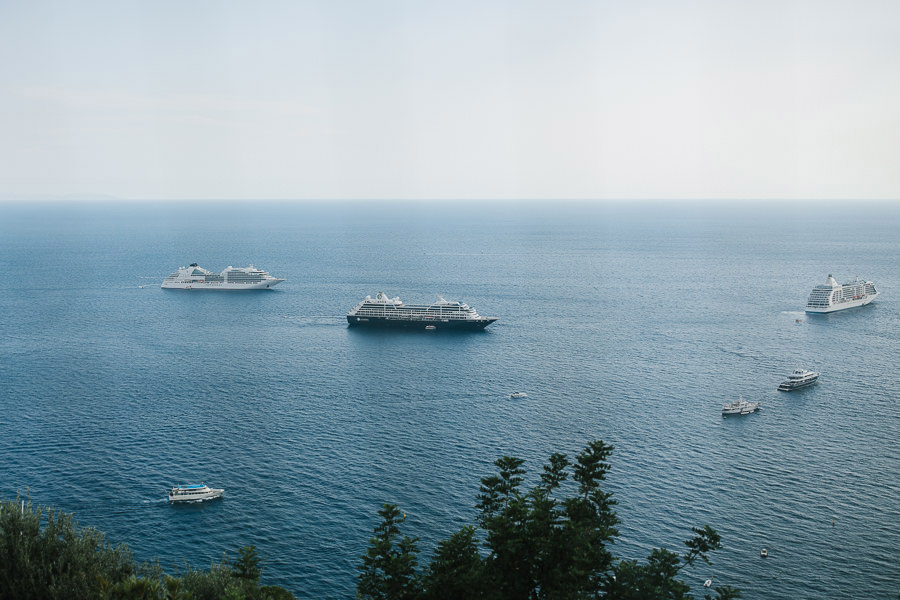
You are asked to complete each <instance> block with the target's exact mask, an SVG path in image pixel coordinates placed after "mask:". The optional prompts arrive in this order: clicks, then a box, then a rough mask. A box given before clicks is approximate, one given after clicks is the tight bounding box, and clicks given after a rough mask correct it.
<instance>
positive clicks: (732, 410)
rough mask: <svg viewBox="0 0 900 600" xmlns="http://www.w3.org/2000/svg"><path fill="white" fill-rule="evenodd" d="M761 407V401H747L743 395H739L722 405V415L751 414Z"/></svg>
mask: <svg viewBox="0 0 900 600" xmlns="http://www.w3.org/2000/svg"><path fill="white" fill-rule="evenodd" d="M758 409H759V402H747V401H746V400H744V397H743V396H739V397H738V399H737V400H735V401H734V402H727V403H725V404H724V405H723V406H722V416H723V417H728V416H731V415H749V414H750V413H754V412H756V411H757V410H758Z"/></svg>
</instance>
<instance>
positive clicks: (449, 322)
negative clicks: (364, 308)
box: [347, 315, 497, 331]
mask: <svg viewBox="0 0 900 600" xmlns="http://www.w3.org/2000/svg"><path fill="white" fill-rule="evenodd" d="M496 320H497V319H471V320H463V319H391V318H387V317H373V316H369V317H357V316H353V315H347V323H348V325H349V326H350V327H379V328H392V329H422V330H429V331H430V330H432V329H433V330H436V331H440V330H442V329H443V330H455V331H480V330H482V329H484V328H485V327H487V326H488V325H490V324H491V323H493V322H494V321H496Z"/></svg>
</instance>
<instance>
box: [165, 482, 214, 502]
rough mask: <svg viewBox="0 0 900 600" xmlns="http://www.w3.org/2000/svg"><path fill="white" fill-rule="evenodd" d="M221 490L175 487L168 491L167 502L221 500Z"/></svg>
mask: <svg viewBox="0 0 900 600" xmlns="http://www.w3.org/2000/svg"><path fill="white" fill-rule="evenodd" d="M224 493H225V490H223V489H215V488H211V487H209V486H208V485H204V484H202V483H201V484H200V485H176V486H175V487H173V488H172V489H171V490H169V502H172V503H176V502H205V501H206V500H215V499H216V498H221V497H222V494H224Z"/></svg>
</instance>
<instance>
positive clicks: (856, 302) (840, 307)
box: [806, 294, 878, 314]
mask: <svg viewBox="0 0 900 600" xmlns="http://www.w3.org/2000/svg"><path fill="white" fill-rule="evenodd" d="M877 296H878V294H872V295H869V296H866V297H865V298H860V299H858V300H850V301H848V302H840V303H838V304H832V305H831V306H823V307H816V308H809V307H806V312H808V313H815V314H823V313H832V312H837V311H839V310H847V309H848V308H856V307H858V306H865V305H866V304H868V303H869V302H871V301H872V300H874V299H875V298H876V297H877Z"/></svg>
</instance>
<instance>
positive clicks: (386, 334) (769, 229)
mask: <svg viewBox="0 0 900 600" xmlns="http://www.w3.org/2000/svg"><path fill="white" fill-rule="evenodd" d="M898 217H900V206H897V205H885V204H880V205H867V204H856V205H853V206H825V207H821V206H813V205H809V204H807V205H783V204H782V205H773V204H768V205H758V206H757V205H749V204H745V205H736V206H735V205H730V206H711V205H689V204H660V205H646V204H639V205H625V204H605V205H595V206H588V205H564V204H552V203H548V204H544V205H540V204H525V203H510V204H497V205H490V204H485V205H480V204H462V205H458V204H456V203H449V202H448V203H422V204H404V203H393V202H379V203H370V204H353V203H338V204H332V205H326V204H299V205H290V204H265V203H248V204H225V203H220V204H190V203H180V204H155V205H154V204H140V205H127V206H121V205H119V206H117V205H111V204H95V205H90V204H83V205H41V206H24V205H14V204H7V205H2V206H0V265H2V272H3V273H4V276H3V277H2V278H0V325H2V332H3V334H2V337H0V496H4V497H6V498H10V497H14V496H15V495H16V494H17V493H19V494H25V493H26V491H27V493H28V494H30V497H31V498H32V500H33V501H34V502H36V503H40V504H45V505H52V506H54V507H56V508H59V509H63V510H65V511H68V512H73V513H75V516H76V519H77V520H78V521H79V522H80V523H81V524H82V525H91V526H96V527H98V528H101V529H103V530H104V531H106V532H107V534H108V536H109V538H110V540H111V541H113V542H116V543H118V542H124V543H127V544H128V545H129V546H130V547H131V548H132V549H133V551H134V552H135V554H136V557H137V558H139V559H141V560H151V559H155V558H159V559H160V562H161V564H162V566H163V567H165V568H167V569H170V570H171V569H173V566H174V565H177V566H178V568H179V569H182V568H184V565H185V564H186V563H190V564H193V565H195V566H198V567H206V566H208V564H209V562H210V561H214V560H218V559H220V558H221V557H222V555H223V553H229V554H230V555H231V556H234V554H235V551H236V550H237V548H238V547H240V546H242V545H245V544H251V543H252V544H255V545H256V546H257V548H258V549H259V551H260V553H261V554H262V555H263V556H264V557H265V569H264V574H263V580H264V582H265V583H271V584H279V585H283V586H286V587H287V588H289V589H290V590H292V591H293V592H294V593H295V594H296V595H297V596H298V597H301V598H351V597H353V594H354V589H355V576H356V570H355V569H356V566H357V565H358V564H359V563H360V559H359V557H360V555H361V554H362V553H363V552H364V550H365V547H366V543H367V540H368V538H369V537H370V535H371V531H372V528H373V527H374V526H375V524H376V523H377V514H376V511H377V509H378V508H379V506H380V505H381V503H383V502H395V503H398V504H399V505H400V506H401V507H402V509H403V510H404V511H405V512H406V513H407V515H408V520H407V522H406V525H405V528H406V532H408V533H410V534H411V535H415V536H419V537H420V538H421V543H420V546H421V548H422V549H423V553H424V554H425V555H426V556H427V554H428V553H429V552H430V550H431V549H432V548H433V547H434V545H435V543H436V542H437V541H438V540H440V539H444V538H446V537H447V536H449V535H450V534H451V533H452V532H454V531H455V530H457V529H458V528H460V527H461V526H462V525H464V524H468V523H471V522H473V519H474V516H475V509H474V505H475V503H476V495H477V493H478V485H479V479H480V478H481V477H483V476H485V475H489V474H492V473H493V467H492V462H493V461H494V460H495V459H496V458H497V457H499V456H501V455H503V454H507V455H514V456H519V457H522V458H524V459H526V466H527V467H529V468H530V469H531V475H532V476H535V475H536V473H537V472H538V471H539V470H540V468H541V466H542V465H543V464H544V461H545V460H546V459H547V457H548V456H549V455H550V454H551V453H553V452H555V451H562V452H567V453H569V454H570V455H573V454H575V453H577V452H578V451H579V450H580V449H581V448H583V447H584V445H585V444H586V443H587V442H588V441H590V440H593V439H597V438H601V439H603V440H605V441H607V442H610V443H612V444H613V445H614V446H615V452H614V455H613V458H612V464H613V470H612V472H611V473H610V476H609V480H608V487H609V489H610V490H611V491H613V492H614V494H615V498H616V499H617V501H618V506H617V510H618V514H619V517H620V518H621V520H622V524H621V527H620V530H621V538H620V540H619V542H618V544H617V547H616V549H615V551H616V552H617V553H618V554H619V555H622V556H626V557H631V558H641V557H644V556H646V555H647V554H648V553H649V551H650V549H651V548H653V547H654V546H660V545H662V546H666V547H669V548H671V549H675V550H680V549H681V548H682V545H681V541H682V540H684V539H686V538H687V537H688V536H689V535H690V527H691V526H694V525H701V524H705V523H709V524H711V525H712V526H713V527H714V528H716V529H717V530H718V531H719V533H720V534H721V535H722V539H723V543H724V545H725V548H724V549H723V550H722V551H720V552H717V553H715V554H714V555H713V557H712V558H713V564H712V565H711V566H709V567H707V566H705V565H704V566H701V567H699V568H695V569H693V570H691V571H689V572H688V573H686V578H687V581H688V583H689V584H690V585H691V586H692V587H694V588H695V590H696V589H702V587H701V586H702V582H703V580H705V579H706V578H707V577H709V576H714V577H715V581H716V583H717V584H720V583H721V584H730V585H734V586H737V587H740V588H741V589H742V590H743V592H744V596H745V597H746V598H769V599H798V598H893V597H895V596H896V594H897V590H898V588H900V572H898V570H897V565H898V564H900V453H898V441H897V440H898V438H900V411H898V404H897V401H898V398H900V376H898V369H897V368H898V356H900V352H898V351H900V336H898V332H900V219H898ZM191 262H198V263H199V264H200V265H201V266H203V267H206V268H208V269H211V270H221V269H223V268H224V267H226V266H228V265H234V266H246V265H247V264H249V263H251V262H252V263H253V264H255V265H257V266H260V267H262V268H264V269H266V270H268V271H270V272H271V273H272V274H273V275H276V276H279V277H285V278H286V279H287V281H286V282H285V283H283V284H281V285H280V286H279V287H278V288H277V289H275V290H273V291H270V292H256V293H209V292H207V293H200V292H179V291H168V290H161V289H160V288H159V284H160V282H161V281H162V279H163V278H164V277H165V276H166V275H168V274H169V273H170V272H172V271H173V270H174V269H175V268H176V267H178V266H180V265H184V264H187V263H191ZM829 273H833V274H834V276H835V277H836V278H837V279H838V280H841V281H843V280H846V279H850V278H852V277H854V276H855V275H857V274H859V275H860V276H861V277H864V278H866V279H871V280H873V281H875V282H876V284H877V285H878V287H879V289H880V291H881V296H880V297H879V298H878V300H877V301H876V302H875V303H873V304H872V305H870V306H868V307H864V308H859V309H854V310H850V311H845V312H841V313H835V314H830V315H822V316H815V315H806V314H804V313H803V312H802V311H803V306H804V303H805V299H806V296H807V295H808V293H809V290H810V289H811V288H812V286H813V285H815V284H817V283H821V282H824V280H825V277H826V276H827V275H828V274H829ZM381 290H383V291H385V292H388V293H389V294H391V295H399V296H400V297H401V298H402V299H404V300H405V301H408V302H413V301H430V300H433V299H436V297H437V295H439V294H440V295H443V296H444V297H446V298H448V299H461V300H464V301H466V302H468V303H469V304H470V305H472V306H474V307H475V308H476V309H477V310H478V311H479V313H481V314H483V315H489V316H497V317H499V318H500V320H499V321H497V322H496V323H494V324H493V325H491V326H490V327H489V328H488V329H487V330H486V331H484V332H481V333H470V334H445V333H442V332H428V333H426V332H416V333H411V332H391V331H365V330H358V329H348V328H347V325H346V321H345V319H344V315H345V314H346V312H347V311H348V310H349V309H350V308H351V307H352V306H353V305H354V304H355V303H356V302H358V301H359V300H360V299H361V298H362V297H364V296H365V295H366V294H374V293H375V292H377V291H381ZM798 319H800V322H798V321H797V320H798ZM798 365H802V366H804V367H808V368H812V369H814V370H818V371H821V372H822V376H821V378H820V381H819V383H818V384H816V385H815V386H812V387H810V388H807V389H804V390H801V391H798V392H795V393H791V394H785V393H779V392H777V391H776V389H775V388H776V386H777V385H778V383H779V381H780V380H781V379H782V378H783V377H784V376H785V375H787V374H788V373H789V372H790V371H791V370H792V369H793V368H795V367H797V366H798ZM513 390H523V391H526V392H527V393H528V397H527V398H523V399H517V400H511V399H509V398H508V394H509V393H510V392H511V391H513ZM739 395H743V397H744V398H745V399H748V400H754V401H756V400H758V401H760V402H762V406H763V408H762V410H761V411H760V412H759V413H757V414H754V415H749V416H746V417H742V418H729V419H723V418H722V417H721V415H720V407H721V404H722V403H723V402H727V401H731V400H734V399H737V397H738V396H739ZM201 480H202V481H204V482H206V483H209V484H210V485H214V486H221V487H224V488H226V490H227V492H226V494H227V496H226V498H225V499H224V500H222V501H217V502H212V503H206V504H203V505H199V506H175V507H173V506H169V505H168V504H167V503H166V501H165V490H166V488H167V487H169V486H171V485H173V484H175V483H180V482H184V483H191V482H197V481H201ZM530 481H531V482H533V481H534V479H531V480H530ZM762 547H767V548H768V549H769V557H768V558H766V559H762V558H760V556H759V551H760V548H762Z"/></svg>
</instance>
